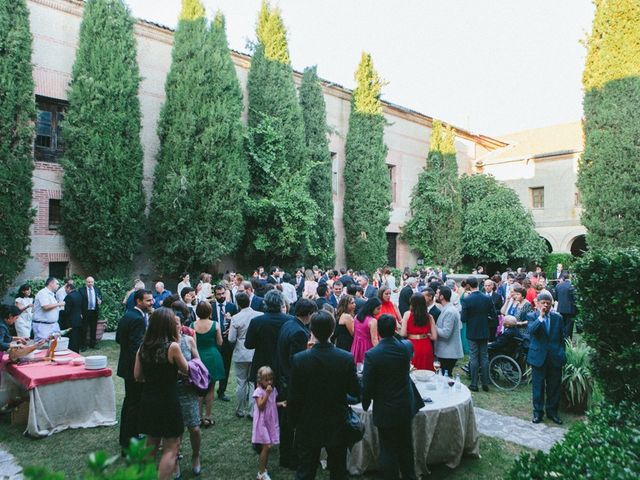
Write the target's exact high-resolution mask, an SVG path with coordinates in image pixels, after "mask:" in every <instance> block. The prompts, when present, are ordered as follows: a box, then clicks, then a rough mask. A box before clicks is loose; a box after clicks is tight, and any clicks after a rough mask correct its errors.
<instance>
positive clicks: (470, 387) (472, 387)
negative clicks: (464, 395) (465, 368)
mask: <svg viewBox="0 0 640 480" xmlns="http://www.w3.org/2000/svg"><path fill="white" fill-rule="evenodd" d="M469 390H471V391H472V392H479V391H480V390H478V387H474V386H473V385H470V386H469Z"/></svg>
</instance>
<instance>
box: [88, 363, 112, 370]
mask: <svg viewBox="0 0 640 480" xmlns="http://www.w3.org/2000/svg"><path fill="white" fill-rule="evenodd" d="M103 368H107V366H106V365H105V366H102V365H98V366H95V367H93V366H91V365H86V364H85V366H84V369H85V370H102V369H103Z"/></svg>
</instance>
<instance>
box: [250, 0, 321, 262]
mask: <svg viewBox="0 0 640 480" xmlns="http://www.w3.org/2000/svg"><path fill="white" fill-rule="evenodd" d="M256 34H257V38H258V42H257V44H256V45H255V51H254V55H253V59H252V61H251V69H250V70H249V78H248V83H247V90H248V94H249V115H248V124H249V132H248V139H247V148H248V154H249V172H250V174H251V182H250V188H249V193H250V195H249V204H248V207H247V239H246V240H247V253H248V256H253V257H254V259H258V258H260V259H262V260H263V261H266V262H267V263H273V262H278V263H281V264H283V265H292V264H294V263H295V262H298V261H300V260H302V259H308V258H313V257H315V255H316V254H317V252H316V251H315V247H314V245H315V244H316V240H315V237H316V235H317V233H316V230H315V229H316V226H315V220H316V218H317V213H316V212H317V208H318V207H317V205H316V204H315V202H314V201H313V199H312V198H310V196H309V190H308V183H309V180H308V178H309V161H308V158H307V149H306V147H305V130H304V123H303V118H302V110H301V108H300V104H299V103H298V98H297V95H296V88H295V85H294V82H293V70H292V68H291V64H290V61H289V52H288V47H287V41H286V30H285V27H284V24H283V22H282V18H281V16H280V11H279V10H278V9H277V8H273V9H272V8H271V7H269V5H268V4H267V3H266V2H263V4H262V8H261V10H260V14H259V16H258V25H257V27H256Z"/></svg>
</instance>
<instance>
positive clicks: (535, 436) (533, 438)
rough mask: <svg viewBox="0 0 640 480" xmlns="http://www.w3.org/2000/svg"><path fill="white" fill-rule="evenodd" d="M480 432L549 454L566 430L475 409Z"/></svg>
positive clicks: (482, 409)
mask: <svg viewBox="0 0 640 480" xmlns="http://www.w3.org/2000/svg"><path fill="white" fill-rule="evenodd" d="M475 412H476V423H477V425H478V431H479V432H480V433H481V434H483V435H487V436H489V437H496V438H500V439H502V440H506V441H507V442H511V443H516V444H518V445H522V446H523V447H527V448H531V449H534V450H542V451H543V452H548V451H549V450H550V449H551V447H552V446H553V445H554V444H555V443H556V442H559V441H561V440H562V439H563V437H564V434H565V433H567V430H566V429H565V428H559V427H551V426H549V425H545V424H544V423H538V424H535V423H532V422H530V421H526V420H522V419H521V418H516V417H509V416H506V415H500V414H499V413H496V412H492V411H490V410H485V409H484V408H478V407H476V408H475Z"/></svg>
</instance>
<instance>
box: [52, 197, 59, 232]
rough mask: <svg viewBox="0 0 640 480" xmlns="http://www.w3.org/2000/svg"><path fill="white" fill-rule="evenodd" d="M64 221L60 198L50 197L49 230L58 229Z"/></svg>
mask: <svg viewBox="0 0 640 480" xmlns="http://www.w3.org/2000/svg"><path fill="white" fill-rule="evenodd" d="M61 223H62V216H61V215H60V200H57V199H53V198H50V199H49V230H57V229H58V228H60V224H61Z"/></svg>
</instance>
